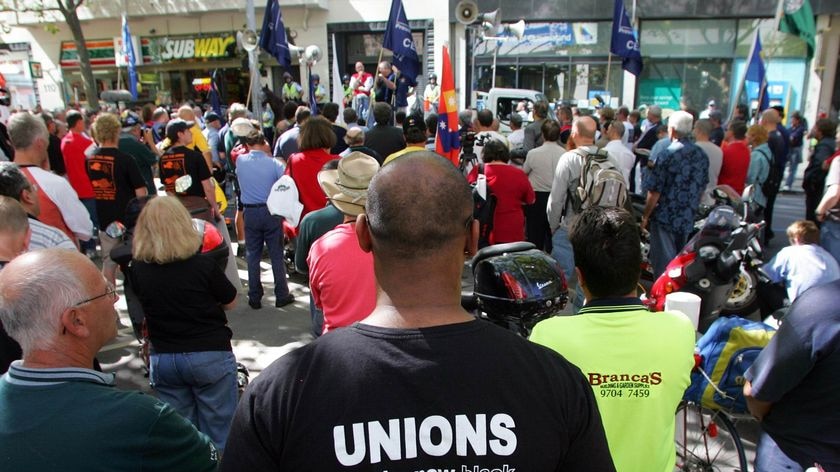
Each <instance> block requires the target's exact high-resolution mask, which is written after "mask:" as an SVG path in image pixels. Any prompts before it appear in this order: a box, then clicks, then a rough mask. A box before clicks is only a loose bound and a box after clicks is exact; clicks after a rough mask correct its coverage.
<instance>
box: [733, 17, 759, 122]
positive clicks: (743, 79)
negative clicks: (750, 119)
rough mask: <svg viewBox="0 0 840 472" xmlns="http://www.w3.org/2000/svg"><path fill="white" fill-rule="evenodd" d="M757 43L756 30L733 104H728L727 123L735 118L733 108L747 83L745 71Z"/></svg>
mask: <svg viewBox="0 0 840 472" xmlns="http://www.w3.org/2000/svg"><path fill="white" fill-rule="evenodd" d="M757 42H758V29H756V30H755V37H754V38H753V42H752V46H750V53H749V54H748V55H747V62H746V63H745V64H744V73H743V75H742V76H741V80H740V81H739V82H738V91H737V92H736V93H735V100H734V102H735V103H732V104H730V107H729V108H730V111H729V119H728V120H727V121H732V117H734V116H735V108H737V106H738V100H740V99H741V94H742V93H743V92H744V84H745V82H746V81H747V70H748V69H749V67H750V61H751V60H752V57H753V53H754V52H755V46H756V43H757ZM766 75H767V74H765V77H766ZM759 93H760V92H759ZM759 106H761V102H759Z"/></svg>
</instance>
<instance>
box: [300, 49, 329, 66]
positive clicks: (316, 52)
mask: <svg viewBox="0 0 840 472" xmlns="http://www.w3.org/2000/svg"><path fill="white" fill-rule="evenodd" d="M323 57H324V55H323V54H322V53H321V48H319V47H318V46H315V45H314V44H313V45H311V46H306V49H305V50H304V51H303V60H304V61H306V63H307V64H310V65H312V64H315V63H316V62H318V61H320V60H321V59H323Z"/></svg>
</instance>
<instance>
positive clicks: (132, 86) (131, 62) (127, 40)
mask: <svg viewBox="0 0 840 472" xmlns="http://www.w3.org/2000/svg"><path fill="white" fill-rule="evenodd" d="M122 47H123V57H124V58H125V62H126V64H127V65H128V91H129V92H131V99H132V100H137V56H136V55H135V54H134V42H133V41H132V40H131V31H129V29H128V17H126V16H125V15H123V16H122Z"/></svg>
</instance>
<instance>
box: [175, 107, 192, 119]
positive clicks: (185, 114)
mask: <svg viewBox="0 0 840 472" xmlns="http://www.w3.org/2000/svg"><path fill="white" fill-rule="evenodd" d="M178 118H180V119H182V120H185V121H194V120H195V111H193V109H192V107H190V106H189V105H184V106H182V107H181V108H179V109H178Z"/></svg>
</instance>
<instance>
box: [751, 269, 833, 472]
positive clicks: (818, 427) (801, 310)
mask: <svg viewBox="0 0 840 472" xmlns="http://www.w3.org/2000/svg"><path fill="white" fill-rule="evenodd" d="M839 299H840V281H835V282H831V283H829V284H826V285H821V286H819V287H814V288H812V289H810V290H808V291H807V292H805V293H803V294H802V296H801V297H799V298H797V299H796V302H795V303H794V304H793V305H792V306H791V307H790V313H788V315H787V316H786V317H785V320H784V323H782V325H781V327H780V328H779V331H778V332H777V333H776V335H775V336H774V337H773V339H772V340H770V343H769V344H768V345H767V347H765V348H764V350H762V351H761V354H759V356H758V358H756V360H755V363H754V364H753V365H752V367H750V369H749V370H747V372H746V374H745V377H746V380H747V383H746V384H745V385H744V395H745V396H746V398H747V407H748V408H749V410H750V413H752V415H753V416H754V417H755V418H756V419H758V420H759V421H760V424H761V429H762V430H763V431H762V434H761V437H760V438H759V441H758V447H757V449H756V460H755V470H756V472H769V471H774V472H775V471H779V470H789V471H800V472H801V471H803V470H804V469H805V468H807V467H811V466H813V465H814V464H815V463H818V464H819V465H820V466H822V469H820V470H840V428H838V425H840V408H837V399H838V398H840V376H838V375H837V372H840V307H838V305H837V300H839Z"/></svg>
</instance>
